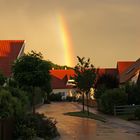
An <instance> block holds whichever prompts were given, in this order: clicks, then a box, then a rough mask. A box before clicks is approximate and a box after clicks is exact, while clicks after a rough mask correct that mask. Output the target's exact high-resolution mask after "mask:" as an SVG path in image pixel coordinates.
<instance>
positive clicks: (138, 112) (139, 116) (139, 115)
mask: <svg viewBox="0 0 140 140" xmlns="http://www.w3.org/2000/svg"><path fill="white" fill-rule="evenodd" d="M135 118H136V119H139V120H140V108H138V109H136V110H135Z"/></svg>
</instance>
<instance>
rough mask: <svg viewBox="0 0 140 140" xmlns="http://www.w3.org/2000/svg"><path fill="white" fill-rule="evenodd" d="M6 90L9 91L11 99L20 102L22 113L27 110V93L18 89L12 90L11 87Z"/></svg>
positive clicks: (28, 106)
mask: <svg viewBox="0 0 140 140" xmlns="http://www.w3.org/2000/svg"><path fill="white" fill-rule="evenodd" d="M8 90H9V91H10V93H11V95H12V96H13V97H16V98H18V100H20V101H21V104H22V109H23V110H24V111H26V110H29V108H30V103H29V97H28V96H27V94H28V93H27V92H25V91H23V90H21V89H19V88H13V87H9V88H8Z"/></svg>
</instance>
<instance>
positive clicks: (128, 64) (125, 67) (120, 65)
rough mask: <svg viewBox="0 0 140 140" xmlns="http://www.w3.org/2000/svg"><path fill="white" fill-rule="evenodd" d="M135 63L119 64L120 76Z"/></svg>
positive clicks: (125, 62)
mask: <svg viewBox="0 0 140 140" xmlns="http://www.w3.org/2000/svg"><path fill="white" fill-rule="evenodd" d="M134 63H135V61H119V62H117V68H118V73H119V75H120V74H122V73H123V72H124V71H125V70H126V69H127V68H128V67H130V66H131V65H132V64H134Z"/></svg>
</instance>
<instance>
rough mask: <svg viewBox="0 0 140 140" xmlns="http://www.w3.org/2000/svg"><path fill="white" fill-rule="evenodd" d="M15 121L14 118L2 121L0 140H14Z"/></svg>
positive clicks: (0, 124)
mask: <svg viewBox="0 0 140 140" xmlns="http://www.w3.org/2000/svg"><path fill="white" fill-rule="evenodd" d="M13 130H14V120H13V119H12V118H8V119H0V140H12V135H13Z"/></svg>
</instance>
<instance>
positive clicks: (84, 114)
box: [64, 111, 106, 122]
mask: <svg viewBox="0 0 140 140" xmlns="http://www.w3.org/2000/svg"><path fill="white" fill-rule="evenodd" d="M64 115H69V116H75V117H81V118H90V119H94V120H99V121H102V122H106V120H105V118H104V117H102V116H99V115H96V114H94V113H91V112H89V115H88V112H87V111H84V112H83V111H78V112H68V113H64Z"/></svg>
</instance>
